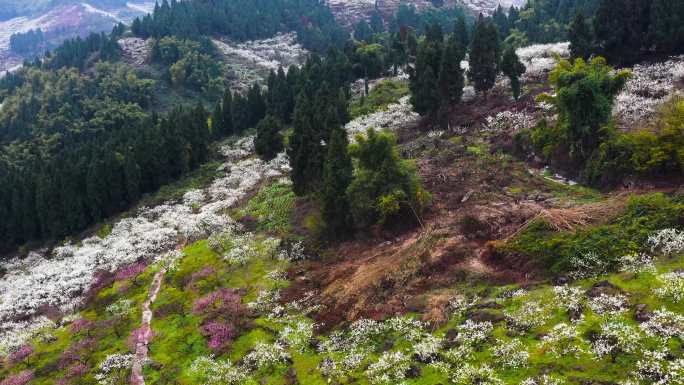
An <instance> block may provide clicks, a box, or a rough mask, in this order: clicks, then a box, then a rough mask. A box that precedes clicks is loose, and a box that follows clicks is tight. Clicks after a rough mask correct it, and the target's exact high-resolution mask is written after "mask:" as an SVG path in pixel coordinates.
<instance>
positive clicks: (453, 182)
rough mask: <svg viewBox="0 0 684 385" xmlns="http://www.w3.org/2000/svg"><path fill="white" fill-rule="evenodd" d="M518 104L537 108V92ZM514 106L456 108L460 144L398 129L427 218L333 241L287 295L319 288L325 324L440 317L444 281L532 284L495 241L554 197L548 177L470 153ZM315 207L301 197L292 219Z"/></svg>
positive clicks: (298, 271) (497, 98) (526, 264)
mask: <svg viewBox="0 0 684 385" xmlns="http://www.w3.org/2000/svg"><path fill="white" fill-rule="evenodd" d="M514 106H515V108H516V109H519V110H522V109H527V108H534V107H533V106H534V99H533V96H530V97H527V98H525V99H522V100H520V101H518V102H516V103H515V104H514ZM530 106H532V107H530ZM510 108H511V102H510V101H509V100H508V99H507V98H506V97H504V96H503V95H500V94H494V95H491V96H490V97H489V98H488V100H487V101H486V102H483V101H481V100H478V101H475V102H471V103H467V104H463V105H461V106H459V107H458V108H457V109H455V110H454V111H453V112H452V114H451V124H450V126H451V127H463V126H465V127H467V131H468V132H467V133H465V134H463V135H461V137H462V140H463V141H462V143H455V142H453V141H450V140H446V139H439V138H437V139H427V137H426V135H425V133H424V132H422V129H421V128H419V127H416V128H412V129H407V130H404V131H402V132H399V133H397V134H398V137H399V141H400V148H401V149H402V152H403V153H404V154H403V155H404V156H408V157H413V158H414V159H415V161H416V165H417V167H418V172H419V175H420V178H421V180H422V183H423V186H424V187H425V188H426V189H427V190H428V191H429V192H430V193H431V194H432V198H433V201H432V205H431V206H430V208H429V209H428V210H427V211H426V212H424V213H423V214H422V222H423V223H424V226H423V227H421V226H418V225H417V224H411V227H410V228H409V229H403V230H398V231H394V232H391V231H385V232H376V233H375V234H373V235H372V236H370V235H368V234H365V236H366V237H367V238H368V237H370V239H362V240H358V239H357V240H355V241H350V242H345V243H342V244H339V245H336V246H334V247H332V248H330V249H327V250H326V252H325V254H326V256H325V258H321V259H320V260H318V261H308V262H304V263H302V264H299V265H297V266H296V267H295V268H294V269H293V270H292V271H290V276H291V277H290V278H292V279H293V281H294V284H293V285H292V287H291V288H290V289H288V290H287V292H286V293H285V295H284V298H283V299H284V301H288V300H291V299H294V298H299V297H301V296H302V295H303V294H304V293H306V292H309V291H311V290H314V291H316V292H318V293H320V299H321V303H320V304H321V311H320V312H319V313H318V315H317V319H318V321H319V322H320V323H322V324H323V325H324V326H327V327H332V326H334V325H337V324H339V323H343V322H349V321H352V320H355V319H358V318H361V317H369V318H376V319H380V318H385V317H388V316H391V315H394V314H397V313H405V312H407V311H413V312H419V313H422V314H423V315H424V318H425V319H426V320H432V321H437V322H439V321H441V320H443V319H444V315H443V312H442V311H443V309H444V307H445V306H446V302H447V298H448V296H446V295H445V293H444V289H445V288H449V287H451V286H454V285H455V284H458V283H459V282H467V281H469V280H472V279H478V280H487V281H492V282H497V283H530V282H534V281H535V280H536V279H537V269H536V268H535V266H534V264H533V263H532V262H531V261H524V260H515V258H513V257H511V258H512V259H511V260H506V259H504V260H498V259H497V258H493V257H492V253H491V252H490V251H491V247H490V244H491V241H496V240H504V239H506V238H507V237H509V236H511V235H512V234H514V233H515V232H516V231H518V229H520V227H521V226H523V225H524V224H525V223H526V222H527V221H528V220H530V219H531V218H533V217H534V216H536V215H538V214H539V213H540V212H542V210H545V209H547V208H552V207H553V206H554V205H555V204H556V201H555V200H554V199H553V196H552V191H551V190H550V188H549V186H548V183H545V182H544V181H543V180H542V179H541V178H538V177H533V176H531V175H530V174H529V173H528V172H527V170H526V168H527V166H526V165H525V164H524V163H522V162H517V161H509V163H508V166H504V165H502V164H501V162H500V161H499V160H498V159H497V158H496V157H495V156H486V157H478V156H475V155H472V154H468V153H467V151H466V148H467V147H468V146H470V145H473V144H475V142H476V141H480V140H481V136H480V135H479V134H476V133H477V132H478V129H479V127H480V125H481V124H482V122H483V121H484V119H485V118H486V117H487V116H490V115H492V114H496V113H497V112H499V111H503V110H505V109H510ZM487 140H489V141H491V143H494V142H495V141H496V140H498V139H496V138H490V139H487ZM514 185H515V186H520V185H523V186H525V187H526V190H528V191H534V194H522V195H521V194H511V193H510V192H509V190H508V188H509V187H511V186H514ZM311 210H312V207H311V203H310V202H309V203H306V204H303V205H300V207H299V208H298V210H297V213H296V214H295V217H296V221H297V222H299V221H302V220H303V218H305V217H306V215H307V213H309V212H310V211H311ZM362 235H363V234H362Z"/></svg>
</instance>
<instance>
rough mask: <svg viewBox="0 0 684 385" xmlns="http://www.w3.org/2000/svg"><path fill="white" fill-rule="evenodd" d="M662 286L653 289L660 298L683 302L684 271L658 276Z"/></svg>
mask: <svg viewBox="0 0 684 385" xmlns="http://www.w3.org/2000/svg"><path fill="white" fill-rule="evenodd" d="M658 282H659V283H660V287H658V288H655V289H653V292H654V293H655V295H657V296H658V297H660V298H666V299H670V300H672V301H674V302H677V303H679V302H681V300H682V299H684V271H673V272H670V273H664V274H660V275H659V276H658Z"/></svg>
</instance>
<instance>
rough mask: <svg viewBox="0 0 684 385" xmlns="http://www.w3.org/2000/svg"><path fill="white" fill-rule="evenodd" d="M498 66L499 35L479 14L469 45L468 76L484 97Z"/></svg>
mask: <svg viewBox="0 0 684 385" xmlns="http://www.w3.org/2000/svg"><path fill="white" fill-rule="evenodd" d="M498 67H499V36H498V33H497V32H496V27H495V26H494V25H493V24H492V23H491V22H490V21H488V20H486V19H485V18H484V17H483V16H482V15H480V18H479V20H478V21H477V24H476V25H475V32H474V33H473V42H472V43H471V45H470V70H469V71H468V78H469V79H470V80H471V81H472V82H473V83H474V84H475V90H476V91H478V92H482V93H483V94H484V96H485V99H486V98H487V93H488V92H489V90H490V89H491V88H492V87H494V82H495V81H496V74H497V72H498Z"/></svg>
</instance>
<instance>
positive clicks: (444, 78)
mask: <svg viewBox="0 0 684 385" xmlns="http://www.w3.org/2000/svg"><path fill="white" fill-rule="evenodd" d="M464 57H465V50H464V48H463V46H461V43H460V41H459V40H458V37H457V36H455V35H452V36H451V37H450V38H449V39H448V40H447V43H446V46H445V47H444V53H443V54H442V66H441V68H440V71H439V80H438V83H439V91H440V94H441V96H442V102H443V103H458V102H459V101H461V96H462V95H463V85H464V79H463V69H461V61H462V60H463V58H464Z"/></svg>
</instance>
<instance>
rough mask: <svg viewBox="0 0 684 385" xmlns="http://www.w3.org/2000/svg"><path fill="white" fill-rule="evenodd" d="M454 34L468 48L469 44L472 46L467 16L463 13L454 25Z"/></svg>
mask: <svg viewBox="0 0 684 385" xmlns="http://www.w3.org/2000/svg"><path fill="white" fill-rule="evenodd" d="M454 35H455V36H456V38H458V39H459V41H460V42H461V45H462V46H463V47H464V48H468V46H470V36H469V35H468V27H467V26H466V21H465V17H463V15H460V16H459V17H458V18H457V19H456V25H454Z"/></svg>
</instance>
